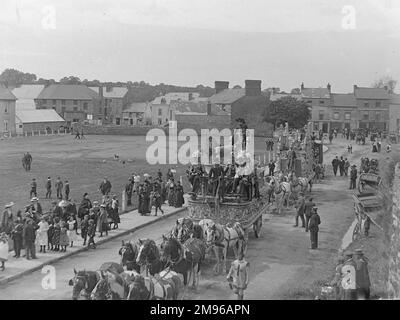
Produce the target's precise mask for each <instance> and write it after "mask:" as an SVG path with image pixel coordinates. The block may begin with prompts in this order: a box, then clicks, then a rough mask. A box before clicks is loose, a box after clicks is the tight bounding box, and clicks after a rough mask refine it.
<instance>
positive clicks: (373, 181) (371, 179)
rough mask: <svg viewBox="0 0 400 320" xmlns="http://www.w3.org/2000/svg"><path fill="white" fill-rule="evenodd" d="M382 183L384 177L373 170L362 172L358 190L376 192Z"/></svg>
mask: <svg viewBox="0 0 400 320" xmlns="http://www.w3.org/2000/svg"><path fill="white" fill-rule="evenodd" d="M381 183H382V179H381V177H380V176H379V175H377V174H375V173H373V172H368V173H361V174H360V178H359V179H358V191H359V192H360V193H365V192H368V191H370V192H371V191H372V192H375V191H376V190H377V189H378V188H379V186H380V184H381Z"/></svg>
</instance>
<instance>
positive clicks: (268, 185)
mask: <svg viewBox="0 0 400 320" xmlns="http://www.w3.org/2000/svg"><path fill="white" fill-rule="evenodd" d="M264 182H265V184H264V186H265V192H266V193H267V196H268V203H270V202H271V198H274V191H275V179H273V178H272V177H265V180H264Z"/></svg>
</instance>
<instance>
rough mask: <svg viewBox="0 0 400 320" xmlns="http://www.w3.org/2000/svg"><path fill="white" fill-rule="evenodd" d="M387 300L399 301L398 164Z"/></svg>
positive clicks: (399, 186)
mask: <svg viewBox="0 0 400 320" xmlns="http://www.w3.org/2000/svg"><path fill="white" fill-rule="evenodd" d="M388 298H389V299H400V163H397V165H396V170H395V175H394V181H393V208H392V230H391V231H390V251H389V278H388Z"/></svg>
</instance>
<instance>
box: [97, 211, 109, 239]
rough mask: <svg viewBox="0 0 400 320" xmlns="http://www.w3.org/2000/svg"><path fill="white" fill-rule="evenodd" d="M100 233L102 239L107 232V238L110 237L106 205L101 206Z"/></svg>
mask: <svg viewBox="0 0 400 320" xmlns="http://www.w3.org/2000/svg"><path fill="white" fill-rule="evenodd" d="M99 232H100V237H102V236H103V232H105V233H106V236H108V220H107V210H106V206H105V205H104V204H102V205H101V206H100V216H99Z"/></svg>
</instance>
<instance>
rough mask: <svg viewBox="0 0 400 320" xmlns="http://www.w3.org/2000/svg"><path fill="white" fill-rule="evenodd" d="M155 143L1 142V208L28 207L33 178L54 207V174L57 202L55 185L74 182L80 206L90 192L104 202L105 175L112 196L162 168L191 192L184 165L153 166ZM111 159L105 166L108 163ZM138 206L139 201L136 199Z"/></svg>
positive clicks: (117, 139) (93, 139) (131, 139)
mask: <svg viewBox="0 0 400 320" xmlns="http://www.w3.org/2000/svg"><path fill="white" fill-rule="evenodd" d="M151 143H152V142H146V139H145V137H144V136H86V139H84V140H74V136H70V135H67V136H48V137H44V136H42V137H27V138H13V139H9V140H1V141H0V206H1V208H4V205H5V204H6V203H7V202H10V201H13V202H15V203H16V206H15V207H14V211H15V212H16V211H17V210H18V209H21V210H22V209H23V207H24V206H25V205H27V204H28V203H29V202H30V198H29V191H30V183H31V181H32V178H35V179H36V181H37V183H38V197H39V198H40V203H41V204H42V206H43V209H44V210H46V209H48V208H49V207H50V203H51V201H49V200H46V199H45V194H46V189H45V182H46V180H47V177H48V176H50V177H51V178H52V182H53V194H52V197H53V199H54V198H55V195H56V191H55V188H54V182H55V181H56V179H57V177H61V179H62V181H63V182H64V181H65V180H68V181H69V183H70V188H71V194H70V197H71V198H72V199H74V200H75V201H76V202H77V203H80V201H81V199H82V195H83V194H84V193H85V192H88V193H89V197H90V199H91V200H92V201H93V200H99V199H100V198H101V195H100V192H99V191H98V188H99V185H100V183H101V181H102V179H103V178H104V177H107V178H108V179H109V180H110V181H111V184H112V191H111V192H112V193H115V194H117V195H118V197H119V199H121V194H122V190H123V189H124V187H125V184H126V183H127V180H128V178H129V177H130V176H131V174H132V173H133V172H135V173H138V174H140V175H143V174H144V173H148V174H150V175H152V176H155V175H156V172H157V170H158V169H159V168H160V169H161V171H162V173H163V175H164V177H165V174H166V173H167V170H168V168H174V169H176V170H177V173H176V174H175V177H178V178H179V176H180V175H182V176H183V177H184V178H183V181H184V187H185V191H187V190H188V182H187V179H186V175H185V170H186V166H183V165H149V164H148V163H147V161H146V150H147V148H148V147H149V146H150V145H151ZM264 146H265V144H264V142H263V139H261V138H257V139H256V150H258V151H259V152H262V151H263V150H264ZM25 152H29V153H30V154H31V155H32V157H33V162H32V167H31V171H30V172H25V170H24V169H23V167H22V157H23V154H24V153H25ZM114 154H118V155H119V156H120V160H125V161H126V160H128V159H130V160H132V161H129V162H128V161H126V162H125V164H123V163H122V162H120V161H115V160H114ZM103 160H105V162H104V161H103ZM133 200H134V201H133V207H136V203H137V197H136V196H134V197H133Z"/></svg>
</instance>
